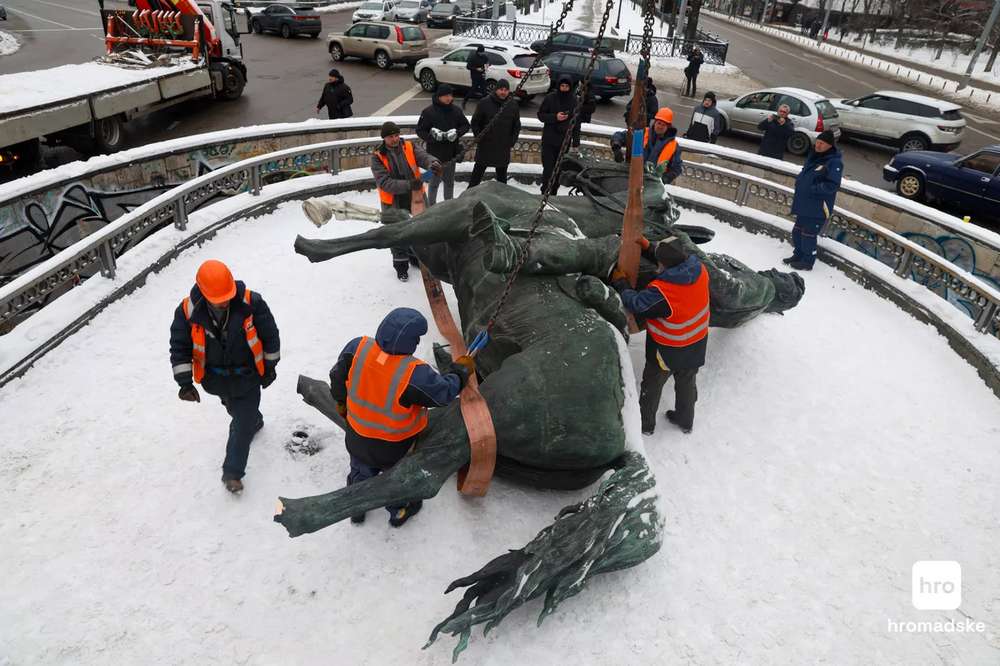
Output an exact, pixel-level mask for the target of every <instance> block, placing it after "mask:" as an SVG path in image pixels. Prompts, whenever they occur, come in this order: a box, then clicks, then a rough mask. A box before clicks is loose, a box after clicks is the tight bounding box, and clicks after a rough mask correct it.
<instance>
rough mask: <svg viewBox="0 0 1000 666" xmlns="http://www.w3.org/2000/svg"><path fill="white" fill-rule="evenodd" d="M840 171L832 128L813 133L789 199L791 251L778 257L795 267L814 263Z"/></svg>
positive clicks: (841, 166) (806, 269)
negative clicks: (791, 199) (782, 256)
mask: <svg viewBox="0 0 1000 666" xmlns="http://www.w3.org/2000/svg"><path fill="white" fill-rule="evenodd" d="M843 175H844V161H843V159H842V158H841V154H840V151H839V150H838V149H837V146H836V145H835V144H834V137H833V132H831V131H830V130H825V131H823V132H820V134H819V136H818V137H816V143H815V145H814V146H813V150H812V152H811V153H810V154H809V157H808V158H806V163H805V164H803V165H802V171H800V172H799V175H798V176H797V177H796V178H795V198H794V200H793V201H792V215H794V216H795V226H794V227H793V228H792V244H793V245H794V246H795V251H794V252H793V253H792V256H790V257H786V258H785V259H783V260H782V261H783V262H784V263H786V264H788V265H790V266H791V267H792V268H794V269H796V270H802V271H811V270H812V267H813V264H814V263H816V237H817V236H819V234H820V232H821V231H822V230H823V225H825V224H826V221H827V220H829V219H830V215H831V214H832V213H833V205H834V202H835V201H836V200H837V191H838V190H840V180H841V178H842V177H843Z"/></svg>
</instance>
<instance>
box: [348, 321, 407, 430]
mask: <svg viewBox="0 0 1000 666" xmlns="http://www.w3.org/2000/svg"><path fill="white" fill-rule="evenodd" d="M422 364H423V361H420V360H418V359H415V358H413V357H412V356H403V355H400V354H387V353H386V352H384V351H382V349H381V348H380V347H379V346H378V343H376V342H375V341H374V340H372V339H371V338H361V343H360V344H358V349H357V351H355V352H354V359H353V361H352V363H351V371H350V372H349V373H348V375H347V421H348V422H349V423H350V424H351V427H352V428H353V429H354V432H356V433H358V434H359V435H361V436H362V437H369V438H371V439H381V440H385V441H387V442H401V441H403V440H405V439H409V438H410V437H413V436H414V435H416V434H418V433H420V432H421V431H422V430H423V429H424V428H426V427H427V408H426V407H421V406H420V405H413V406H411V407H403V406H402V405H400V404H399V399H400V398H401V397H402V395H403V392H404V391H405V390H406V387H407V386H408V385H409V383H410V377H412V376H413V371H414V370H416V368H417V366H419V365H422Z"/></svg>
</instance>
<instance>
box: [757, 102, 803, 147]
mask: <svg viewBox="0 0 1000 666" xmlns="http://www.w3.org/2000/svg"><path fill="white" fill-rule="evenodd" d="M788 113H789V108H788V105H787V104H782V105H781V106H779V107H778V113H777V115H775V114H773V113H772V114H771V115H770V116H768V117H767V118H765V119H764V120H762V121H760V122H759V123H758V124H757V129H759V130H760V131H761V132H763V133H764V135H763V136H762V137H761V139H760V148H758V149H757V154H758V155H763V156H764V157H773V158H774V159H776V160H783V159H785V146H787V145H788V140H789V139H791V138H792V135H793V134H795V123H793V122H792V119H791V118H789V117H788Z"/></svg>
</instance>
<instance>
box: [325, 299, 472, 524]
mask: <svg viewBox="0 0 1000 666" xmlns="http://www.w3.org/2000/svg"><path fill="white" fill-rule="evenodd" d="M425 333H427V320H426V319H425V318H424V316H423V315H422V314H420V313H419V312H417V311H416V310H413V309H410V308H396V309H395V310H393V311H392V312H390V313H389V314H388V315H386V317H385V319H383V320H382V323H381V324H379V327H378V330H377V331H376V332H375V338H374V339H372V338H367V337H363V338H354V339H353V340H351V341H350V342H348V343H347V346H346V347H344V349H343V351H341V352H340V356H338V357H337V363H336V365H334V366H333V369H332V370H330V394H331V395H332V396H333V399H334V400H336V401H337V412H338V413H339V414H340V415H341V416H343V417H344V418H345V420H346V435H345V438H344V441H345V443H346V444H347V452H348V454H349V455H350V457H351V471H350V473H349V474H348V475H347V485H352V484H355V483H360V482H362V481H365V480H367V479H370V478H372V477H374V476H377V475H379V474H381V473H382V472H384V471H386V470H388V469H390V468H391V467H392V466H393V465H395V464H396V463H397V462H399V460H400V459H401V458H402V457H403V456H404V455H406V452H407V451H408V450H409V449H410V447H411V446H413V444H414V442H415V441H416V439H417V436H418V435H419V434H420V432H422V431H423V429H424V428H425V427H426V426H427V408H428V407H444V406H445V405H447V404H448V403H450V402H451V401H452V400H454V399H455V398H456V397H457V396H458V394H459V393H460V392H461V390H462V389H463V388H464V387H465V384H466V382H468V380H469V375H470V374H471V373H472V372H475V363H474V362H473V360H472V359H471V358H470V357H468V356H463V357H461V358H459V359H458V360H456V361H455V362H454V363H452V364H451V367H450V368H449V370H448V372H446V373H445V374H438V373H437V372H436V371H435V370H434V369H433V368H432V367H431V366H429V365H427V364H426V363H424V362H423V361H420V360H418V359H416V358H413V356H412V354H413V352H414V351H416V349H417V345H418V344H419V343H420V338H421V336H423V335H424V334H425ZM421 506H423V502H422V501H416V502H411V503H408V504H403V505H399V506H387V507H386V510H388V511H389V524H390V525H392V526H393V527H399V526H400V525H402V524H403V523H405V522H406V521H407V520H409V518H410V517H412V516H413V515H414V514H416V513H417V512H418V511H419V510H420V508H421ZM364 519H365V515H364V514H358V515H356V516H352V517H351V522H352V523H355V524H357V523H361V522H364Z"/></svg>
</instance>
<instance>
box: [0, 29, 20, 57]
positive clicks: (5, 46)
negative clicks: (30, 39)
mask: <svg viewBox="0 0 1000 666" xmlns="http://www.w3.org/2000/svg"><path fill="white" fill-rule="evenodd" d="M19 48H21V42H19V41H17V37H15V36H14V35H12V34H10V33H9V32H4V31H3V30H0V56H5V55H10V54H11V53H14V52H15V51H17V50H18V49H19Z"/></svg>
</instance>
